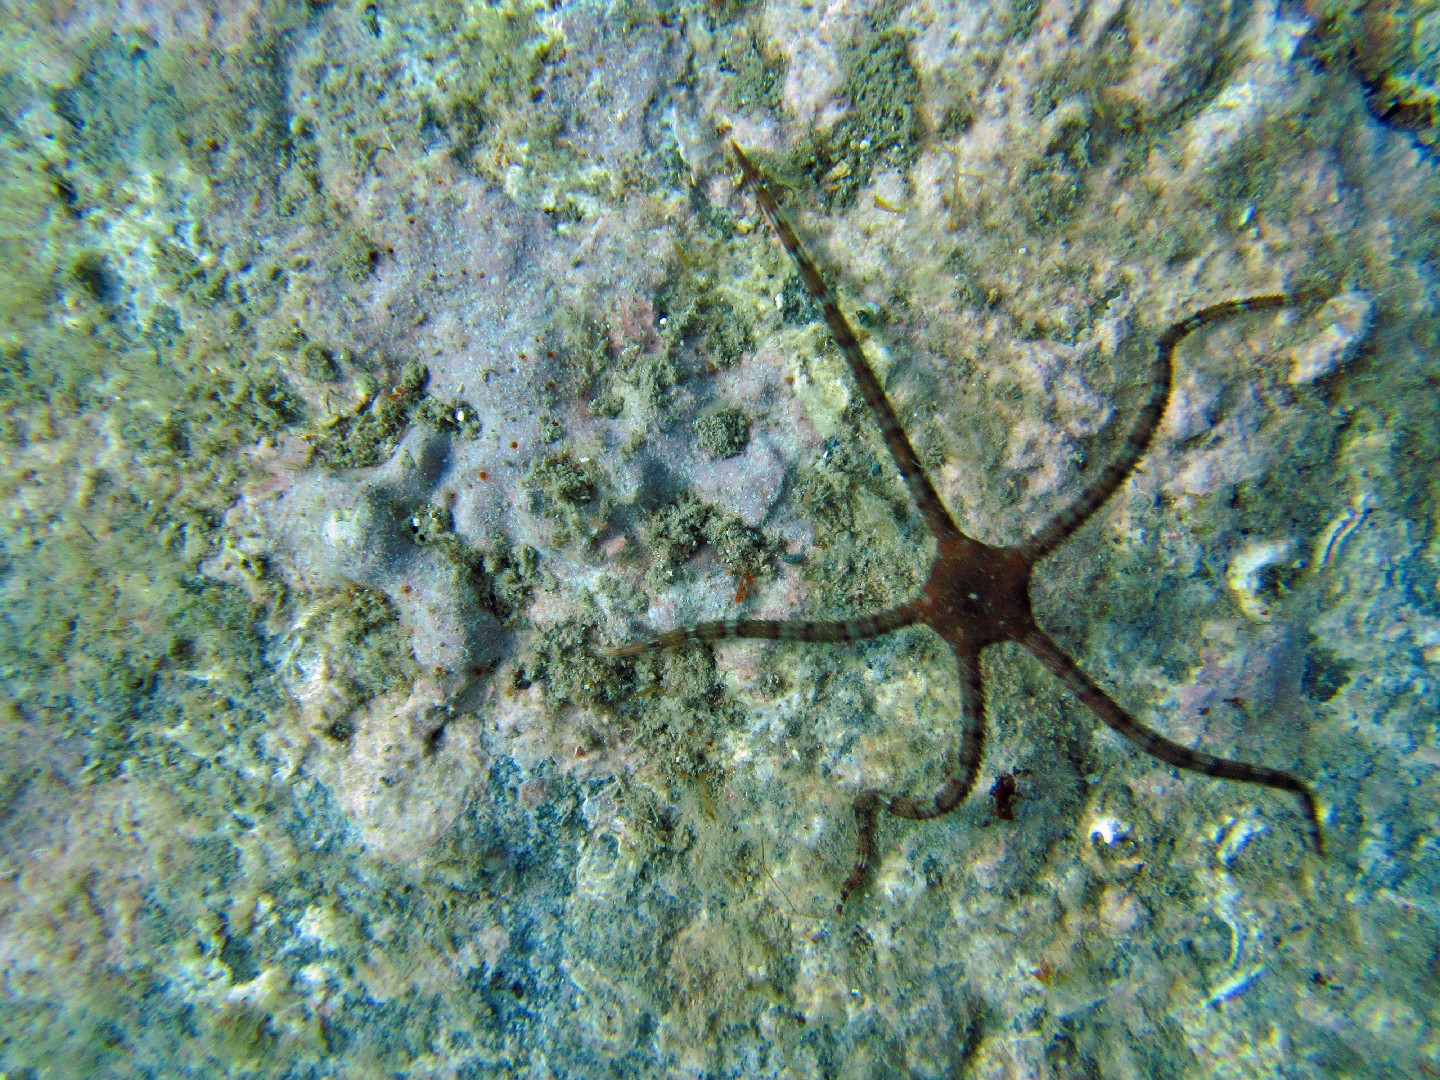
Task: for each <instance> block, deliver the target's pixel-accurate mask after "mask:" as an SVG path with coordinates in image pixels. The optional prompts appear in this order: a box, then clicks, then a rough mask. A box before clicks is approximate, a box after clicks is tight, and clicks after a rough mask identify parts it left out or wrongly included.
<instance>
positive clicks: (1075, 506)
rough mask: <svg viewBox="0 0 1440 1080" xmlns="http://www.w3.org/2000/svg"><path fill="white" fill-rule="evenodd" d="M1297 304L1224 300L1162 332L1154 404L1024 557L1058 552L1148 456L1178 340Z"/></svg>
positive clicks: (1276, 296) (1274, 297)
mask: <svg viewBox="0 0 1440 1080" xmlns="http://www.w3.org/2000/svg"><path fill="white" fill-rule="evenodd" d="M1294 300H1295V298H1294V297H1292V296H1289V295H1287V294H1285V293H1273V294H1270V295H1268V296H1251V297H1247V298H1245V299H1243V300H1225V301H1223V302H1221V303H1219V304H1211V305H1210V306H1209V307H1207V308H1201V309H1200V310H1199V311H1197V312H1195V313H1194V314H1193V315H1190V316H1188V317H1187V318H1184V319H1182V320H1180V321H1179V322H1178V323H1176V324H1175V325H1173V326H1171V327H1170V328H1169V329H1167V330H1166V331H1165V332H1164V333H1163V334H1161V335H1160V339H1159V341H1157V342H1156V344H1155V362H1154V364H1153V365H1152V367H1151V369H1150V380H1151V389H1150V400H1149V401H1147V402H1146V403H1145V407H1144V408H1142V409H1141V410H1140V413H1139V415H1137V416H1136V417H1135V420H1134V421H1133V422H1132V423H1131V425H1130V431H1129V433H1128V434H1127V435H1126V436H1125V443H1124V445H1123V446H1121V448H1120V453H1119V454H1118V455H1117V456H1116V458H1115V460H1114V461H1112V462H1111V463H1110V464H1109V465H1107V466H1105V471H1104V472H1102V473H1101V474H1100V475H1099V476H1097V477H1096V478H1095V480H1094V481H1093V482H1092V483H1091V484H1090V486H1089V487H1087V488H1086V489H1085V490H1084V491H1083V492H1081V493H1080V496H1079V497H1078V498H1077V499H1076V500H1075V501H1074V502H1073V503H1071V504H1070V505H1069V506H1068V507H1066V508H1065V509H1064V510H1061V511H1060V512H1059V513H1058V514H1056V515H1055V516H1054V517H1052V518H1051V519H1050V520H1049V521H1047V522H1046V523H1045V524H1044V525H1043V526H1041V528H1040V529H1039V530H1037V531H1036V533H1035V535H1034V536H1032V537H1031V538H1030V539H1029V540H1027V541H1026V542H1025V543H1024V544H1022V545H1021V546H1020V550H1021V551H1022V552H1023V553H1024V557H1025V559H1026V560H1027V561H1028V562H1030V563H1034V562H1036V561H1037V560H1039V559H1043V558H1044V557H1045V556H1046V555H1049V554H1050V552H1052V551H1054V550H1055V548H1057V547H1058V546H1059V545H1060V544H1061V543H1062V542H1063V541H1064V540H1065V538H1066V537H1068V536H1070V535H1071V534H1072V533H1074V532H1075V530H1076V529H1078V528H1080V526H1081V525H1084V524H1085V522H1086V521H1088V520H1089V518H1090V515H1091V514H1093V513H1095V511H1096V510H1099V509H1100V507H1102V506H1104V505H1105V503H1106V501H1107V500H1108V499H1109V498H1110V496H1111V495H1113V494H1115V491H1116V489H1117V488H1119V487H1120V485H1121V484H1123V483H1124V482H1125V480H1126V478H1128V477H1129V475H1130V473H1131V472H1132V471H1133V470H1134V468H1135V465H1136V463H1137V462H1138V461H1139V460H1140V459H1141V458H1142V457H1144V456H1145V453H1146V451H1148V450H1149V449H1150V444H1151V443H1152V442H1153V441H1154V439H1155V431H1156V429H1157V428H1159V426H1160V419H1161V417H1163V416H1164V415H1165V408H1166V406H1167V405H1169V404H1170V392H1171V386H1172V381H1173V379H1174V356H1175V349H1176V347H1177V346H1178V345H1179V344H1180V342H1182V341H1184V340H1185V339H1186V338H1187V337H1189V336H1190V335H1191V334H1192V333H1194V332H1195V331H1196V330H1199V329H1200V328H1201V327H1202V326H1206V325H1208V324H1210V323H1213V322H1219V321H1220V320H1221V319H1226V318H1229V317H1230V316H1232V315H1238V314H1240V313H1241V312H1242V311H1265V310H1268V309H1270V308H1278V307H1284V306H1286V305H1287V304H1291V303H1293V302H1294Z"/></svg>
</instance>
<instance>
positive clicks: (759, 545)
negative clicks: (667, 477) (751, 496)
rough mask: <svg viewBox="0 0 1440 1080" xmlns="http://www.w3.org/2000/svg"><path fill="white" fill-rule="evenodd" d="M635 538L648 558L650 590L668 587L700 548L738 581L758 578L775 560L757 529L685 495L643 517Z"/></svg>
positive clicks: (770, 549)
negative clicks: (706, 547)
mask: <svg viewBox="0 0 1440 1080" xmlns="http://www.w3.org/2000/svg"><path fill="white" fill-rule="evenodd" d="M640 537H641V541H642V543H643V544H644V546H645V548H646V550H647V551H648V552H649V554H650V567H649V569H648V570H647V571H646V573H645V583H646V585H647V586H649V587H650V588H651V589H655V590H659V589H663V588H665V587H666V586H668V585H669V584H670V583H671V582H673V581H674V579H675V572H676V570H677V569H678V568H679V567H680V565H681V564H682V563H683V562H685V560H686V559H689V558H690V557H691V556H692V555H694V554H695V553H696V552H697V551H699V550H700V547H701V546H702V545H703V544H710V545H711V546H712V547H714V548H715V552H716V554H717V555H718V556H719V557H720V561H721V562H722V563H724V565H725V568H726V569H727V570H729V571H730V573H731V574H733V575H734V576H735V577H737V578H745V577H749V578H756V577H760V576H761V575H762V574H764V573H765V572H766V570H767V569H768V567H769V564H770V561H771V559H772V558H773V556H774V548H773V545H772V544H771V543H770V541H769V540H767V539H766V537H765V534H764V533H762V532H761V531H760V530H759V529H753V528H751V527H750V526H749V525H746V524H745V523H744V522H743V521H741V520H740V519H739V518H737V517H735V516H734V515H733V514H727V513H725V512H724V511H722V510H717V509H715V508H714V507H713V506H707V505H705V504H704V503H702V502H701V501H700V500H699V499H697V498H696V497H695V496H694V495H692V494H690V493H688V492H687V493H686V494H684V495H682V496H680V498H678V499H676V500H675V501H674V502H672V503H670V504H668V505H666V506H662V507H661V508H660V509H658V510H655V511H653V512H652V513H651V514H650V515H649V516H648V517H646V519H645V521H644V522H643V523H642V524H641V526H640Z"/></svg>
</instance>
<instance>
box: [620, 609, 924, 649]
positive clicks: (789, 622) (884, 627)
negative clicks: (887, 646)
mask: <svg viewBox="0 0 1440 1080" xmlns="http://www.w3.org/2000/svg"><path fill="white" fill-rule="evenodd" d="M918 619H919V616H918V615H916V613H915V609H914V607H913V606H911V605H909V604H906V605H905V606H904V607H898V608H891V609H890V610H889V611H882V612H880V613H879V614H878V615H866V616H863V617H861V618H858V619H842V620H838V621H833V622H808V621H805V620H800V619H782V620H771V619H721V620H717V621H715V622H703V623H700V624H699V625H698V626H687V627H685V628H684V629H683V630H671V631H669V632H667V633H664V634H660V635H659V636H657V637H653V638H648V639H647V640H645V641H632V642H630V643H629V644H627V645H620V646H617V647H615V648H613V649H608V650H606V651H607V652H608V653H609V654H610V655H611V656H636V655H638V654H640V653H646V652H655V651H657V650H659V649H673V648H675V646H677V645H683V644H685V643H686V642H687V641H727V640H729V639H731V638H761V639H765V640H768V641H864V640H865V639H866V638H873V637H879V636H880V635H881V634H888V633H889V632H890V631H891V630H898V629H900V627H902V626H909V625H910V624H911V623H913V622H916V621H917V620H918Z"/></svg>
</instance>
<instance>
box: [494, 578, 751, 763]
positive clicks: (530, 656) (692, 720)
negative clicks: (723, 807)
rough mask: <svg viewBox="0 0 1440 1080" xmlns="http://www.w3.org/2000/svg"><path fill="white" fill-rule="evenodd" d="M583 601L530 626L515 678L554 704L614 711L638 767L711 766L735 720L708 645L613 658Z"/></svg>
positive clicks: (589, 604)
mask: <svg viewBox="0 0 1440 1080" xmlns="http://www.w3.org/2000/svg"><path fill="white" fill-rule="evenodd" d="M580 608H581V610H579V611H578V612H576V613H575V614H574V615H572V616H571V617H570V618H567V619H565V620H563V621H562V622H559V623H556V624H553V625H551V626H547V627H543V628H541V629H539V630H537V631H536V632H535V634H534V636H533V637H532V638H531V641H530V642H529V645H528V647H527V649H526V655H525V659H524V660H523V662H522V665H521V666H520V668H519V669H518V670H517V679H518V680H519V682H520V684H521V685H528V683H530V682H535V683H538V684H539V685H540V687H541V692H542V695H543V697H544V700H545V703H546V705H547V707H549V708H551V709H559V708H563V707H564V706H567V705H579V706H582V707H584V708H587V709H593V710H596V711H597V712H600V713H602V714H604V715H608V716H612V717H616V718H618V720H619V721H620V723H619V738H621V739H623V740H624V741H625V742H627V743H629V744H631V745H633V746H634V747H635V748H636V752H635V754H634V755H633V760H634V763H635V767H636V768H637V769H638V770H640V771H641V772H651V773H658V774H660V775H664V776H675V775H684V776H693V775H696V774H698V773H702V772H705V771H708V769H709V768H710V761H709V758H710V755H711V753H712V750H713V747H714V744H715V740H716V737H717V735H718V733H719V732H720V731H722V730H723V729H724V728H725V727H726V726H728V725H729V724H731V723H733V720H734V710H733V708H732V707H731V706H730V705H729V704H728V703H727V701H726V700H725V695H724V687H723V684H722V683H721V681H720V679H719V677H718V675H717V673H716V670H715V657H714V654H713V653H712V652H711V650H709V649H706V648H691V649H679V650H674V651H666V652H661V653H654V654H651V655H647V656H642V657H638V658H636V659H634V660H630V659H626V658H616V657H610V656H607V655H605V654H604V652H603V651H601V649H600V647H599V644H598V633H599V632H598V629H597V626H598V623H599V612H598V610H597V609H596V608H595V606H594V603H593V602H592V601H588V600H587V601H585V602H583V603H582V604H581V605H580ZM612 738H613V736H612Z"/></svg>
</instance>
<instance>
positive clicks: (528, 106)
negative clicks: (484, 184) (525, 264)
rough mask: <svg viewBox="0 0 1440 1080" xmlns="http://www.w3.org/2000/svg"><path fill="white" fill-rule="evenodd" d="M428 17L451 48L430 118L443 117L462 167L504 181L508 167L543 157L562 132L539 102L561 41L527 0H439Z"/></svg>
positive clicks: (553, 114)
mask: <svg viewBox="0 0 1440 1080" xmlns="http://www.w3.org/2000/svg"><path fill="white" fill-rule="evenodd" d="M429 15H430V20H431V22H432V23H433V25H434V30H435V34H436V37H437V38H439V39H441V40H445V41H446V42H447V45H448V46H449V48H450V50H451V56H450V57H449V58H447V59H448V60H449V61H450V63H449V64H448V65H447V66H448V67H449V68H450V73H449V77H447V78H446V79H445V80H444V81H443V82H442V83H441V84H440V85H441V86H442V87H443V89H442V91H441V93H440V94H439V95H438V96H437V99H436V101H435V104H434V105H433V106H432V107H431V109H430V112H431V115H435V116H438V117H439V118H441V121H442V124H443V126H444V128H445V130H446V131H447V132H448V133H449V135H450V139H451V145H452V147H453V152H454V154H455V157H456V159H457V160H458V161H459V162H460V163H461V164H462V165H464V166H465V167H466V168H468V169H471V170H473V171H475V172H477V173H480V174H485V175H489V176H491V177H493V178H495V179H497V180H502V181H503V180H504V173H505V170H506V168H507V166H508V165H510V164H512V163H515V162H518V161H522V160H525V159H528V158H530V157H532V156H534V155H536V154H541V155H543V154H544V152H545V150H546V149H547V148H549V147H550V145H551V143H552V142H553V140H554V136H555V134H556V132H558V131H559V129H560V123H561V120H560V117H559V115H558V113H557V112H556V110H555V109H553V108H548V107H543V106H542V105H541V103H539V102H537V101H536V100H535V99H536V91H537V90H538V89H539V87H540V84H539V78H540V75H541V72H542V70H543V67H544V64H545V62H546V60H547V58H548V57H549V55H550V52H551V50H552V48H553V46H554V42H553V41H552V40H551V39H550V37H548V36H547V35H546V34H545V33H544V32H543V31H542V30H541V28H540V26H539V24H538V23H537V22H536V21H535V8H534V6H533V5H530V4H527V3H523V2H513V0H502V2H501V3H498V4H493V5H492V4H475V5H472V4H461V3H457V2H454V0H440V2H436V3H432V4H431V5H430V12H429Z"/></svg>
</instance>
